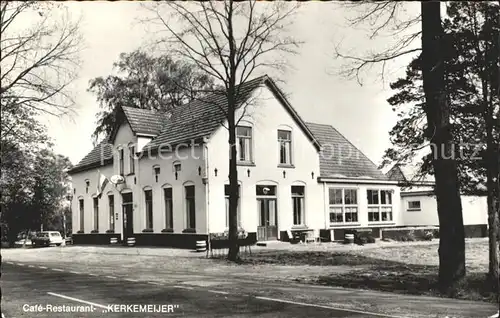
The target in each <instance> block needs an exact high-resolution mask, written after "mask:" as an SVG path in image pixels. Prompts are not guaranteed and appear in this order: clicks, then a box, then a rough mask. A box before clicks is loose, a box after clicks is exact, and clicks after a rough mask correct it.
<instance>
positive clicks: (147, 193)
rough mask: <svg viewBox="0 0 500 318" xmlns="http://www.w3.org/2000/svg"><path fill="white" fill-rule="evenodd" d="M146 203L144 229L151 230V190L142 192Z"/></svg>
mask: <svg viewBox="0 0 500 318" xmlns="http://www.w3.org/2000/svg"><path fill="white" fill-rule="evenodd" d="M144 197H145V201H146V228H147V229H152V228H153V190H144Z"/></svg>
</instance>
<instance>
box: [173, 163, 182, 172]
mask: <svg viewBox="0 0 500 318" xmlns="http://www.w3.org/2000/svg"><path fill="white" fill-rule="evenodd" d="M180 171H181V164H180V162H177V163H174V172H180Z"/></svg>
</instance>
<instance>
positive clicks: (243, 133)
mask: <svg viewBox="0 0 500 318" xmlns="http://www.w3.org/2000/svg"><path fill="white" fill-rule="evenodd" d="M236 135H237V136H238V137H250V136H251V135H252V128H250V127H242V126H238V127H236Z"/></svg>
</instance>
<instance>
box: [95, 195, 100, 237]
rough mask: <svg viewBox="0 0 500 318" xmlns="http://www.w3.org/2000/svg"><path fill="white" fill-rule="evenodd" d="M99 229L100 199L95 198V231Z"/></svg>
mask: <svg viewBox="0 0 500 318" xmlns="http://www.w3.org/2000/svg"><path fill="white" fill-rule="evenodd" d="M98 230H99V199H98V198H94V231H98Z"/></svg>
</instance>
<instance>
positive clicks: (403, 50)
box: [334, 1, 422, 85]
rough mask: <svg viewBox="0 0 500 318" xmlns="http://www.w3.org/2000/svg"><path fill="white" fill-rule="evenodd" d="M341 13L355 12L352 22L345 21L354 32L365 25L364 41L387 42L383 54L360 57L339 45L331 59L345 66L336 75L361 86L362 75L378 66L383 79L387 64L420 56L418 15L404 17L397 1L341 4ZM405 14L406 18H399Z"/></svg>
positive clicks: (371, 51)
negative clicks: (408, 57) (399, 59)
mask: <svg viewBox="0 0 500 318" xmlns="http://www.w3.org/2000/svg"><path fill="white" fill-rule="evenodd" d="M343 7H344V8H345V9H349V10H350V11H351V12H355V16H354V17H353V18H348V19H347V20H348V24H349V26H350V27H355V28H358V27H360V26H361V25H368V27H369V29H368V30H367V33H368V34H369V35H368V38H369V39H370V40H373V39H375V38H377V37H382V36H383V37H385V38H387V39H389V41H388V42H387V47H386V48H385V49H384V50H376V49H375V50H374V49H369V50H368V51H367V52H364V54H362V55H353V54H350V53H347V52H345V51H344V49H343V47H342V43H341V42H339V43H338V44H337V45H336V46H335V48H334V58H341V59H343V60H345V61H347V62H348V63H346V64H345V65H344V66H343V67H342V68H341V69H340V71H339V72H338V73H339V75H341V76H345V77H347V78H353V79H356V80H357V81H358V83H359V84H360V85H361V84H362V74H363V73H364V72H367V71H371V70H372V69H373V67H375V66H379V67H380V70H379V72H378V74H379V76H380V77H381V78H382V79H384V78H385V74H386V71H387V68H386V66H387V63H388V62H390V61H393V60H394V59H397V58H399V57H402V56H405V55H410V54H414V53H417V52H420V51H421V50H422V49H421V47H420V45H418V44H416V43H417V42H418V40H419V38H420V36H421V34H422V30H421V29H420V28H418V25H419V24H420V22H421V14H407V12H406V10H405V4H404V3H401V2H397V1H362V2H345V3H343ZM402 14H405V15H406V18H405V19H401V20H400V18H399V16H400V15H402Z"/></svg>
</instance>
